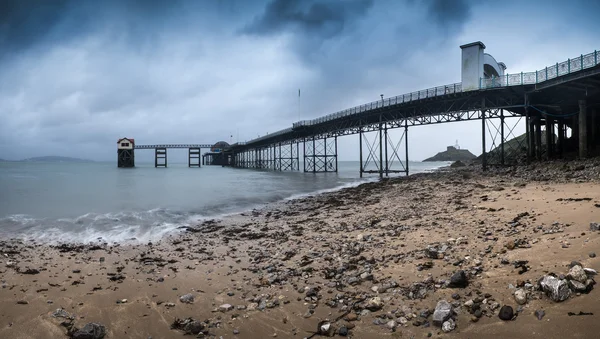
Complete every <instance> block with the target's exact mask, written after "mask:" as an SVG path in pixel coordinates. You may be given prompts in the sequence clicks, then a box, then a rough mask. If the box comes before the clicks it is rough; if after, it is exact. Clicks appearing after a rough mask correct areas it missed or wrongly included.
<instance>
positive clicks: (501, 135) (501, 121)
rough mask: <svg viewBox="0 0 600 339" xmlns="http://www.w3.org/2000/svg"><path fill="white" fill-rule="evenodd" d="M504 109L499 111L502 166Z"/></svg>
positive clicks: (502, 162)
mask: <svg viewBox="0 0 600 339" xmlns="http://www.w3.org/2000/svg"><path fill="white" fill-rule="evenodd" d="M504 141H505V140H504V109H500V164H501V165H502V166H504Z"/></svg>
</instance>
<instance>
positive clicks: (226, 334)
mask: <svg viewBox="0 0 600 339" xmlns="http://www.w3.org/2000/svg"><path fill="white" fill-rule="evenodd" d="M582 165H583V168H581V166H582ZM599 171H600V164H599V161H598V159H595V160H590V161H585V162H570V163H569V164H568V165H567V168H564V165H563V164H561V163H552V164H549V165H540V164H535V165H532V166H530V167H520V168H505V169H498V170H492V171H490V172H488V173H485V174H483V175H482V173H480V171H479V170H477V169H474V168H469V167H466V168H460V169H450V170H443V171H436V172H434V173H425V174H422V173H419V174H415V175H411V176H408V177H399V178H390V179H384V180H382V181H377V182H373V183H363V184H360V185H358V186H356V187H352V188H344V189H341V190H337V191H334V192H329V193H322V194H318V195H311V196H308V197H304V198H298V199H292V200H288V201H282V202H280V203H277V204H268V205H266V206H264V207H263V208H260V209H253V210H250V211H247V212H244V213H240V214H235V215H233V216H230V217H226V218H223V219H220V220H208V221H205V222H203V223H202V224H201V225H199V226H200V227H190V228H188V229H187V231H184V232H181V233H179V234H171V235H168V236H166V237H164V238H163V239H162V240H160V241H157V242H154V243H145V244H126V245H125V244H112V245H111V244H107V245H94V246H91V247H90V246H89V245H79V244H68V245H59V246H49V245H43V244H38V243H36V242H23V241H18V240H0V253H1V254H2V257H3V258H2V259H1V260H0V261H2V262H1V263H0V281H1V282H2V289H0V310H2V311H0V337H7V338H8V337H10V338H33V337H40V336H44V337H53V338H54V337H57V338H63V337H64V338H66V337H67V335H66V333H67V330H68V328H69V327H70V328H71V330H73V327H71V326H74V327H78V328H82V327H83V326H84V325H85V324H86V323H88V322H95V323H100V324H102V325H104V326H105V329H106V333H107V335H106V338H122V337H128V338H148V337H149V336H152V337H153V338H162V337H176V336H179V335H183V334H184V331H182V330H179V329H171V325H173V323H174V321H175V320H176V319H187V318H189V317H191V318H193V319H194V320H197V322H187V323H184V324H183V323H180V324H179V325H181V326H183V327H185V328H184V330H186V329H187V330H188V331H192V332H196V330H198V329H201V331H200V332H201V333H205V334H203V335H200V336H199V337H206V338H209V337H216V338H218V337H220V336H222V337H223V338H267V337H274V336H277V337H280V338H288V337H289V338H303V337H309V336H310V335H311V332H314V331H316V330H317V327H318V326H317V325H318V324H321V325H323V324H322V323H321V322H323V321H327V322H328V323H329V324H330V325H329V327H328V328H331V329H332V330H331V331H333V329H335V331H336V332H337V333H342V332H343V331H344V330H345V331H347V332H348V333H349V335H350V336H351V337H354V338H381V337H390V338H395V337H400V336H401V337H411V336H415V337H427V336H429V335H431V336H435V337H444V336H449V337H477V338H487V337H490V338H492V337H498V336H505V337H517V336H526V335H530V336H531V335H532V334H535V335H534V336H540V337H541V336H545V337H563V336H570V337H583V338H585V337H590V336H592V337H593V335H594V333H597V331H600V324H596V323H594V322H593V317H594V316H573V317H571V316H568V312H574V313H578V312H579V311H583V312H592V313H595V312H600V306H597V305H596V302H595V301H596V299H597V298H598V297H597V293H598V292H597V291H596V289H592V290H591V291H589V294H585V293H581V294H580V295H577V294H576V293H573V294H572V296H571V297H570V298H568V300H565V301H563V302H554V301H552V300H550V299H549V298H548V296H546V295H545V294H544V293H543V291H539V290H538V289H537V287H536V286H537V281H538V279H539V278H541V277H542V276H545V275H547V274H548V273H550V272H555V273H556V274H565V275H566V273H567V272H569V267H568V266H569V263H570V262H571V261H573V260H575V261H579V262H580V263H581V264H583V266H585V267H589V268H592V269H596V270H598V269H599V268H600V261H598V260H597V259H596V257H595V252H599V251H600V233H598V232H597V231H590V223H592V222H600V207H599V206H600V180H599V178H600V176H599V175H598V173H599ZM544 180H546V181H544ZM557 199H561V200H557ZM596 205H598V206H596ZM524 213H527V214H524ZM515 220H516V221H515ZM434 249H435V250H434ZM432 253H436V255H435V256H433V255H432ZM438 253H439V254H438ZM592 253H594V256H593V257H592V256H591V254H592ZM521 261H527V263H526V264H523V265H524V266H525V267H527V268H526V272H523V273H522V274H519V273H518V272H519V270H522V268H515V265H514V264H513V263H515V262H521ZM523 265H521V266H519V267H522V266H523ZM461 270H462V271H464V272H465V276H466V280H467V284H466V286H464V287H463V286H462V285H460V286H461V287H456V286H450V285H449V282H450V281H451V280H452V279H451V277H452V276H453V275H454V274H455V273H457V272H458V271H461ZM527 284H530V285H531V287H527V286H529V285H527ZM510 286H512V288H511V287H510ZM517 289H523V290H524V293H525V294H526V303H524V304H523V305H519V304H518V303H517V302H516V301H515V296H514V295H513V294H514V293H515V291H516V290H517ZM186 294H192V295H193V297H194V301H193V303H190V304H188V303H186V302H183V301H181V300H182V299H180V297H182V296H185V295H186ZM184 299H185V298H184ZM440 300H446V301H448V302H449V303H450V304H451V305H452V308H453V312H454V313H455V315H454V316H453V319H454V323H455V327H456V328H455V329H453V330H452V331H450V332H449V333H444V332H443V331H442V329H441V328H440V327H439V326H438V325H436V324H434V321H433V320H434V319H433V315H432V314H431V313H433V310H434V309H435V308H436V306H437V304H438V301H440ZM472 304H477V305H479V306H478V307H479V308H478V309H479V310H481V312H479V313H477V312H475V311H473V310H472V309H471V307H467V306H465V305H472ZM496 304H497V305H496ZM503 305H509V306H511V307H512V308H513V309H514V310H515V313H516V314H518V316H517V317H516V319H515V320H512V321H502V320H500V319H499V318H498V312H499V309H500V306H503ZM58 308H62V309H63V310H64V311H65V312H68V314H69V315H73V314H75V316H74V317H73V319H72V320H68V319H65V318H61V317H60V315H59V316H58V317H54V316H53V313H54V312H56V310H57V309H58ZM520 308H521V311H520V312H517V311H518V310H519V309H520ZM540 310H544V312H545V317H544V318H543V321H540V320H537V318H536V317H535V316H534V312H535V311H540ZM55 315H56V313H55ZM478 316H479V317H478ZM548 320H549V321H548ZM61 323H63V324H62V325H61ZM186 326H187V327H186ZM340 331H342V332H340ZM335 336H337V337H339V334H335Z"/></svg>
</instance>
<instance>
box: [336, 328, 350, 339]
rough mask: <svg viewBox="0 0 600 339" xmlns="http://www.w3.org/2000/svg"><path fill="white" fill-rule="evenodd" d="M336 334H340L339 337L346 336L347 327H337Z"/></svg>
mask: <svg viewBox="0 0 600 339" xmlns="http://www.w3.org/2000/svg"><path fill="white" fill-rule="evenodd" d="M338 334H339V335H340V337H347V336H348V328H347V327H346V326H342V327H340V328H339V329H338Z"/></svg>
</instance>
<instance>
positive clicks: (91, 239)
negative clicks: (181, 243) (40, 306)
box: [0, 165, 444, 245]
mask: <svg viewBox="0 0 600 339" xmlns="http://www.w3.org/2000/svg"><path fill="white" fill-rule="evenodd" d="M442 168H444V166H441V165H440V167H437V168H434V169H430V170H424V171H422V172H417V173H414V174H410V176H412V175H417V174H421V173H433V172H436V171H438V170H440V169H442ZM394 177H395V178H397V177H399V176H394ZM390 178H392V177H390ZM379 180H380V179H379V177H377V176H370V177H366V178H355V180H354V181H352V182H349V183H343V184H340V185H338V186H335V187H332V188H326V189H318V190H316V191H312V192H307V193H297V194H292V195H290V196H288V197H285V198H280V199H277V200H273V201H271V202H264V203H259V204H255V205H249V206H246V207H240V208H239V209H234V210H232V211H229V212H222V213H217V214H213V215H207V216H202V215H199V214H192V213H190V216H188V217H187V220H186V221H185V222H177V221H174V220H173V221H165V223H166V225H170V226H172V227H171V230H170V231H167V232H163V231H160V232H157V231H155V230H149V232H146V233H144V234H142V237H140V236H139V235H138V236H137V237H133V238H132V237H127V238H122V239H99V238H98V237H97V236H87V237H86V238H88V240H68V241H60V240H57V239H56V236H55V234H57V233H59V232H60V230H54V228H53V229H52V230H54V231H53V232H52V234H54V235H52V234H51V235H50V236H49V234H48V233H44V232H45V231H41V230H40V232H42V235H41V236H40V235H39V234H38V235H36V236H31V237H24V236H18V237H13V238H11V239H15V240H16V239H20V240H26V241H40V242H41V243H43V244H46V245H58V244H61V243H67V244H90V243H98V242H100V243H101V242H107V243H119V244H124V243H128V244H139V243H144V242H148V241H154V242H156V241H160V239H161V238H163V237H165V236H169V235H171V234H178V233H179V231H178V229H180V228H182V227H187V226H189V225H193V224H199V223H202V222H204V221H207V220H220V219H224V218H228V217H231V216H236V215H240V214H243V213H248V212H251V211H252V210H256V209H265V208H269V207H270V206H276V205H279V204H282V203H285V202H287V201H290V200H297V199H303V198H306V197H312V196H317V195H320V194H325V193H331V192H337V191H340V190H343V189H346V188H352V187H356V186H359V185H361V184H363V183H369V182H377V181H379ZM160 210H163V208H160V207H157V208H152V209H150V210H140V211H136V212H135V213H136V214H139V213H148V212H154V211H160ZM123 213H125V212H124V211H120V212H107V213H96V212H89V213H86V214H83V215H78V216H74V217H62V218H57V219H52V220H51V221H55V222H71V223H77V221H78V220H79V219H81V218H86V217H88V216H90V215H91V216H95V217H96V218H99V217H104V218H106V219H112V218H116V217H118V216H119V215H120V214H123ZM181 213H186V212H181ZM16 217H18V218H16ZM19 218H20V219H23V220H25V222H30V220H34V221H35V222H37V223H38V224H43V223H44V222H47V220H48V218H36V217H33V216H31V215H27V214H13V215H8V216H6V217H4V218H1V219H0V220H7V219H8V220H13V219H19ZM192 218H193V219H192ZM19 222H20V221H19ZM166 225H165V226H166ZM137 226H138V225H128V228H125V229H123V230H122V232H126V231H127V229H131V228H132V227H137ZM22 227H23V226H22ZM31 227H32V226H27V227H26V228H27V229H29V231H30V230H31ZM33 227H40V225H36V226H33ZM161 227H162V226H161ZM93 231H94V232H96V233H98V234H101V231H99V230H93ZM106 231H107V232H112V231H114V229H111V230H106ZM18 232H21V231H18ZM4 233H6V232H3V231H2V230H0V239H1V238H2V236H3V235H4ZM71 238H76V236H74V237H71ZM138 238H142V239H138Z"/></svg>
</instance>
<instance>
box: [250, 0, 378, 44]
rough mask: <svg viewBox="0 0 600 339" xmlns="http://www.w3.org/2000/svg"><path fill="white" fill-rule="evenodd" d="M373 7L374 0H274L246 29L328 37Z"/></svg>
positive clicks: (263, 33)
mask: <svg viewBox="0 0 600 339" xmlns="http://www.w3.org/2000/svg"><path fill="white" fill-rule="evenodd" d="M372 6H373V1H372V0H356V1H346V2H344V1H336V0H314V1H299V0H272V1H271V2H270V3H269V4H268V5H267V6H266V7H265V10H264V13H262V14H261V15H259V16H257V17H256V18H255V19H254V21H253V22H252V23H251V24H249V25H248V26H246V27H245V28H244V29H243V32H245V33H249V34H258V35H270V34H278V33H281V32H282V31H286V30H292V31H294V32H298V33H301V34H306V35H309V36H317V37H320V38H323V39H329V38H332V37H335V36H337V35H339V34H340V33H342V32H343V31H344V29H345V28H347V27H349V26H350V25H352V23H353V22H354V21H356V20H358V19H360V18H361V17H364V16H366V15H367V12H368V10H369V8H370V7H372Z"/></svg>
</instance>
